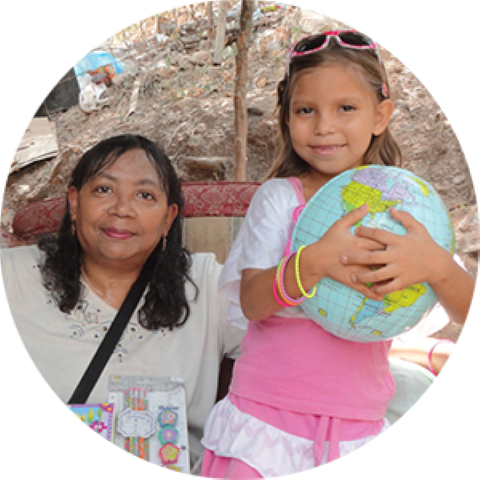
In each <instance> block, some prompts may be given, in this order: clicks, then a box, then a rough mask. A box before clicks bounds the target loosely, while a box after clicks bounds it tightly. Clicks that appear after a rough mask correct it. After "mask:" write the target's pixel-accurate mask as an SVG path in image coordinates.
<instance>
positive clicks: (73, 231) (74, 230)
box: [70, 220, 77, 237]
mask: <svg viewBox="0 0 480 480" xmlns="http://www.w3.org/2000/svg"><path fill="white" fill-rule="evenodd" d="M70 233H71V234H72V237H74V236H75V234H76V233H77V223H76V222H75V220H72V223H71V224H70Z"/></svg>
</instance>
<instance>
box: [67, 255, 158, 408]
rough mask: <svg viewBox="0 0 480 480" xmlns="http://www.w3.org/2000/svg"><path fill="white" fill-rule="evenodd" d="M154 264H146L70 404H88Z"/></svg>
mask: <svg viewBox="0 0 480 480" xmlns="http://www.w3.org/2000/svg"><path fill="white" fill-rule="evenodd" d="M153 263H154V259H153V258H152V257H150V258H149V259H148V260H147V261H146V262H145V265H144V266H143V268H142V271H141V272H140V275H139V276H138V278H137V280H135V282H134V284H133V285H132V286H131V287H130V290H129V291H128V294H127V296H126V297H125V300H124V301H123V303H122V305H121V306H120V309H119V310H118V312H117V314H116V315H115V318H114V319H113V321H112V324H111V325H110V328H109V330H108V332H107V333H106V335H105V337H104V339H103V340H102V342H101V343H100V345H99V347H98V349H97V351H96V352H95V355H94V356H93V358H92V360H91V361H90V364H89V365H88V367H87V369H86V370H85V373H84V374H83V376H82V378H81V379H80V381H79V382H78V385H77V388H75V390H74V392H73V393H72V396H71V397H70V400H69V401H68V404H72V405H76V404H84V403H87V400H88V397H89V396H90V393H91V391H92V390H93V388H94V387H95V385H96V383H97V381H98V379H99V378H100V375H101V374H102V372H103V370H104V368H105V365H106V364H107V362H108V360H109V358H110V357H111V355H112V353H113V350H114V349H115V345H117V343H118V341H119V340H120V337H121V336H122V333H123V331H124V330H125V328H126V326H127V324H128V322H129V320H130V317H131V316H132V314H133V312H134V311H135V308H136V307H137V305H138V302H139V301H140V298H141V297H142V295H143V292H144V291H145V288H146V287H147V284H148V282H149V280H150V277H151V272H152V266H153Z"/></svg>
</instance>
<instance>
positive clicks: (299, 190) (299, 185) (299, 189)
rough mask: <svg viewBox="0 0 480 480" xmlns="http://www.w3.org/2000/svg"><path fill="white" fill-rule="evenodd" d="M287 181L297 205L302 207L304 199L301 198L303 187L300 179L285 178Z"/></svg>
mask: <svg viewBox="0 0 480 480" xmlns="http://www.w3.org/2000/svg"><path fill="white" fill-rule="evenodd" d="M287 180H288V181H289V182H290V185H291V186H292V187H293V189H294V190H295V193H296V195H297V200H298V203H299V205H304V204H305V197H304V196H303V187H302V182H301V181H300V179H299V178H298V177H287Z"/></svg>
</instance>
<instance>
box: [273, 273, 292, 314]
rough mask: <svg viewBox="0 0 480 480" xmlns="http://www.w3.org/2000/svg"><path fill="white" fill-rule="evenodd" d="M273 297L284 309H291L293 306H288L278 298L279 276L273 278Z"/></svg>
mask: <svg viewBox="0 0 480 480" xmlns="http://www.w3.org/2000/svg"><path fill="white" fill-rule="evenodd" d="M273 296H274V297H275V300H276V301H277V303H278V304H279V305H281V306H282V307H290V306H291V305H288V304H287V303H285V302H284V301H283V300H281V299H280V297H279V296H278V284H277V275H276V274H275V276H274V277H273Z"/></svg>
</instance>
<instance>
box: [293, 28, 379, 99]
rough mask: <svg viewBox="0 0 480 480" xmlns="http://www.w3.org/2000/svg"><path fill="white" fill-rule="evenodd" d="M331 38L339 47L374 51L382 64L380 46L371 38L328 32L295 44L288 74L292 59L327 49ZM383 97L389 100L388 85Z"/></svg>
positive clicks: (346, 32)
mask: <svg viewBox="0 0 480 480" xmlns="http://www.w3.org/2000/svg"><path fill="white" fill-rule="evenodd" d="M331 38H334V39H335V40H336V42H337V43H338V45H340V46H341V47H343V48H351V49H353V50H372V51H373V52H374V53H375V55H376V57H377V59H378V61H379V63H382V59H381V57H380V51H379V49H378V46H377V44H376V43H375V42H374V41H373V40H372V39H371V38H369V37H367V36H366V35H364V34H363V33H360V32H357V31H356V30H331V31H328V32H322V33H317V34H315V35H309V36H308V37H304V38H302V39H301V40H299V41H298V42H296V43H294V44H293V45H292V46H291V47H290V48H289V50H288V57H287V58H288V65H287V74H288V73H289V71H290V62H291V59H292V58H294V57H299V56H302V55H308V54H309V53H314V52H318V51H320V50H323V49H324V48H326V47H327V45H328V43H329V42H330V39H331ZM382 96H383V97H384V98H388V89H387V86H386V84H383V85H382Z"/></svg>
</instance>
